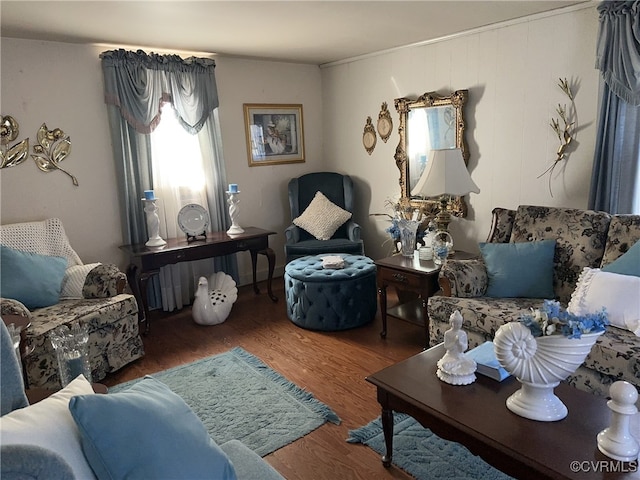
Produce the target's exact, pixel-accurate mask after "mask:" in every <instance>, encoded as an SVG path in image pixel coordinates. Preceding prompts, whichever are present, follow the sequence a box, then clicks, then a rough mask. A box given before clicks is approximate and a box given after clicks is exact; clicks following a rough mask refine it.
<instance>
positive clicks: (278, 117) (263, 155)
mask: <svg viewBox="0 0 640 480" xmlns="http://www.w3.org/2000/svg"><path fill="white" fill-rule="evenodd" d="M243 109H244V126H245V135H246V139H247V157H248V159H249V166H250V167H256V166H261V165H278V164H284V163H301V162H304V127H303V123H302V105H301V104H290V105H280V104H272V103H245V104H243Z"/></svg>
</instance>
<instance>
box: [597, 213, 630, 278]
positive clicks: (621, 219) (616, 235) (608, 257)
mask: <svg viewBox="0 0 640 480" xmlns="http://www.w3.org/2000/svg"><path fill="white" fill-rule="evenodd" d="M639 240H640V215H614V216H613V217H612V218H611V223H610V224H609V233H608V235H607V244H606V245H605V248H604V255H603V257H602V264H601V265H597V266H601V267H604V266H605V265H608V264H610V263H611V262H613V261H614V260H615V259H616V258H618V257H620V256H621V255H623V254H624V253H626V252H627V251H628V250H629V249H630V248H631V246H632V245H634V244H636V243H637V242H638V241H639Z"/></svg>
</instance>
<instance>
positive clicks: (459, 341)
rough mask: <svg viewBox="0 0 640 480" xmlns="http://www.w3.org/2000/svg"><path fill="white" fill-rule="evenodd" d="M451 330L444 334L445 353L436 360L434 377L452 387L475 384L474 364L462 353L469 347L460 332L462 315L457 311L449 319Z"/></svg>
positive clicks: (461, 331)
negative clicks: (436, 368) (436, 366)
mask: <svg viewBox="0 0 640 480" xmlns="http://www.w3.org/2000/svg"><path fill="white" fill-rule="evenodd" d="M449 323H450V324H451V328H450V329H449V330H447V331H446V332H444V348H445V350H446V351H447V352H446V353H445V354H444V356H443V357H442V358H441V359H440V360H438V370H437V371H436V375H437V376H438V378H439V379H440V380H442V381H443V382H446V383H450V384H452V385H468V384H470V383H473V382H475V380H476V376H475V371H476V368H477V365H476V362H475V361H474V360H473V359H471V358H469V357H467V356H466V355H465V354H464V352H465V351H466V350H467V347H468V346H469V344H468V341H467V334H466V332H465V331H464V330H462V315H461V314H460V312H459V311H458V310H456V311H455V312H453V313H452V314H451V316H450V317H449Z"/></svg>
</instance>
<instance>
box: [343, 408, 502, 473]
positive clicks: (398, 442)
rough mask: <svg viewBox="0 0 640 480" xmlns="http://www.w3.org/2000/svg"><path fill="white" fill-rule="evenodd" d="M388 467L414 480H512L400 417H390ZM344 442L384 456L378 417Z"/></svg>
mask: <svg viewBox="0 0 640 480" xmlns="http://www.w3.org/2000/svg"><path fill="white" fill-rule="evenodd" d="M393 418H394V422H393V455H392V457H391V458H392V460H391V463H393V464H394V465H395V466H397V467H399V468H401V469H402V470H404V471H405V472H407V473H409V474H411V475H413V476H414V477H416V478H417V479H418V480H433V479H447V480H512V479H511V477H510V476H508V475H505V474H504V473H502V472H500V471H499V470H496V469H495V468H493V467H492V466H491V465H489V464H488V463H487V462H485V461H484V460H482V459H481V458H480V457H477V456H475V455H473V454H472V453H471V452H470V451H469V450H467V449H466V448H465V447H463V446H462V445H460V444H459V443H455V442H450V441H448V440H443V439H442V438H440V437H438V436H437V435H435V434H434V433H433V432H432V431H431V430H429V429H428V428H424V427H423V426H422V425H420V423H418V422H417V421H416V420H414V419H413V417H410V416H409V415H406V414H403V413H394V416H393ZM347 442H350V443H363V444H365V445H367V446H369V447H371V448H372V449H373V450H375V451H376V452H378V453H379V454H380V455H383V454H384V453H386V447H385V445H384V434H383V433H382V420H381V419H380V417H378V418H377V419H375V420H374V421H372V422H371V423H369V424H367V425H365V426H364V427H361V428H358V429H356V430H350V431H349V438H348V439H347Z"/></svg>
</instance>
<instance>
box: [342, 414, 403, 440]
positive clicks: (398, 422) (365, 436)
mask: <svg viewBox="0 0 640 480" xmlns="http://www.w3.org/2000/svg"><path fill="white" fill-rule="evenodd" d="M409 418H412V417H411V416H410V415H408V414H406V413H397V412H393V430H394V431H396V430H398V429H401V428H404V427H403V426H402V422H403V421H405V420H407V419H409ZM381 431H382V419H381V418H380V417H378V418H376V419H375V420H372V421H371V422H369V423H368V424H366V425H365V426H364V427H360V428H357V429H356V430H349V438H347V442H348V443H364V444H366V442H368V441H369V440H370V439H371V438H373V437H375V436H376V435H379V434H380V432H381Z"/></svg>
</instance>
